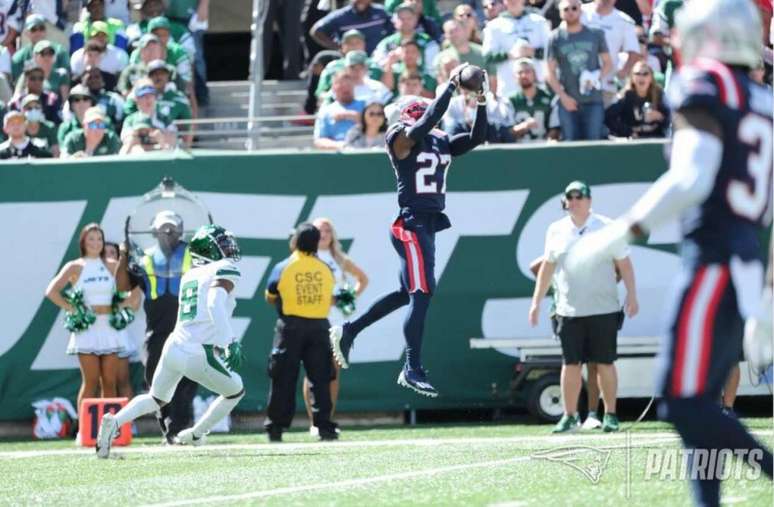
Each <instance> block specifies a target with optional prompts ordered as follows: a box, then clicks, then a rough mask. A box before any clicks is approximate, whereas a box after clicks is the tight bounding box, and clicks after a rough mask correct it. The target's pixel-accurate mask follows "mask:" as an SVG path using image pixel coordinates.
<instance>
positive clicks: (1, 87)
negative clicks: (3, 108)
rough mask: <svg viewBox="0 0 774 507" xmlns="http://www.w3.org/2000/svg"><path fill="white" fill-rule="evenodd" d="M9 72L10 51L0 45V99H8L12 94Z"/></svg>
mask: <svg viewBox="0 0 774 507" xmlns="http://www.w3.org/2000/svg"><path fill="white" fill-rule="evenodd" d="M11 73H12V68H11V53H10V52H9V51H8V48H6V47H5V46H0V100H2V101H8V100H10V99H11V96H12V95H13V92H12V89H13V78H12V77H11Z"/></svg>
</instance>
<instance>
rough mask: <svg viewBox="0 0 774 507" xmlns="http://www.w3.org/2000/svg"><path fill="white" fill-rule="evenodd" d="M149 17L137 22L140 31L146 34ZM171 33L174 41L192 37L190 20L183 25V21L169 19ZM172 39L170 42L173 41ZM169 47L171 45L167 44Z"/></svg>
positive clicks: (177, 41)
mask: <svg viewBox="0 0 774 507" xmlns="http://www.w3.org/2000/svg"><path fill="white" fill-rule="evenodd" d="M149 21H150V20H149V19H143V20H142V21H140V22H139V23H137V26H139V27H140V33H142V34H146V33H148V22H149ZM169 35H171V36H172V41H174V42H175V43H180V41H183V40H185V39H190V38H191V34H190V33H189V32H188V22H187V21H186V24H185V25H183V24H181V23H178V22H177V21H174V20H171V19H170V20H169ZM172 41H170V43H171V42H172ZM167 49H169V45H167Z"/></svg>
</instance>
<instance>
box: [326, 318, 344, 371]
mask: <svg viewBox="0 0 774 507" xmlns="http://www.w3.org/2000/svg"><path fill="white" fill-rule="evenodd" d="M342 336H344V328H343V327H341V326H332V327H331V328H330V329H329V330H328V337H329V338H330V340H331V349H333V358H334V359H335V360H336V362H337V363H339V366H341V367H342V368H343V369H345V370H346V369H347V368H349V363H347V358H345V357H344V353H343V352H342V351H341V337H342Z"/></svg>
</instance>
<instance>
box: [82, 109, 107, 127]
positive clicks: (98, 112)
mask: <svg viewBox="0 0 774 507" xmlns="http://www.w3.org/2000/svg"><path fill="white" fill-rule="evenodd" d="M94 120H102V121H105V113H103V112H102V109H101V108H99V107H97V106H93V107H90V108H88V109H87V110H86V112H85V113H83V124H84V125H85V124H87V123H90V122H92V121H94Z"/></svg>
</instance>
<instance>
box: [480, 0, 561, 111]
mask: <svg viewBox="0 0 774 507" xmlns="http://www.w3.org/2000/svg"><path fill="white" fill-rule="evenodd" d="M524 2H525V0H505V8H506V10H505V11H504V12H502V13H501V14H500V15H499V16H498V17H497V19H494V20H492V21H490V22H489V23H487V25H486V28H485V29H484V44H483V52H484V57H485V58H486V59H487V61H488V62H489V63H490V64H492V65H496V66H497V67H496V68H497V87H496V89H495V90H496V92H497V95H499V96H501V97H509V96H510V95H512V94H513V93H514V92H516V90H518V84H517V83H516V79H515V75H516V72H515V70H514V68H513V62H514V60H517V59H518V58H532V59H534V60H535V61H542V60H543V58H544V57H545V51H546V46H547V44H548V39H549V36H550V29H549V25H548V21H546V18H544V17H543V16H541V15H539V14H535V13H534V12H528V11H525V9H524ZM536 70H537V69H536ZM537 78H538V80H539V81H543V76H542V74H541V71H538V73H537Z"/></svg>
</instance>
